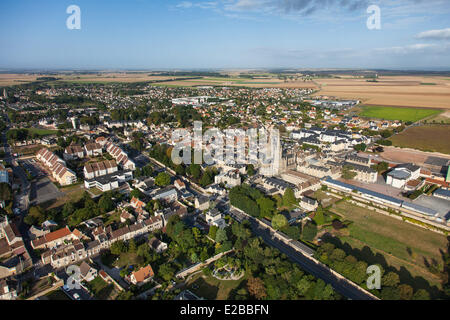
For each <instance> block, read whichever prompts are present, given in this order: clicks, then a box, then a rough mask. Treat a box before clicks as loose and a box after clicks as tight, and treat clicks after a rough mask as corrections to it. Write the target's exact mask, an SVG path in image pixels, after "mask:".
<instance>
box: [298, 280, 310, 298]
mask: <svg viewBox="0 0 450 320" xmlns="http://www.w3.org/2000/svg"><path fill="white" fill-rule="evenodd" d="M311 285H312V283H311V281H309V280H308V279H307V278H306V277H302V278H301V279H300V281H299V282H297V285H296V287H297V290H298V293H299V294H300V295H301V296H305V294H306V292H308V290H309V288H311Z"/></svg>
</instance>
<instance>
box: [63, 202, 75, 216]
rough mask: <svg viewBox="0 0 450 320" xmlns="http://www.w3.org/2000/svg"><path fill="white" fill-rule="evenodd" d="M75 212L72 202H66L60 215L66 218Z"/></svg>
mask: <svg viewBox="0 0 450 320" xmlns="http://www.w3.org/2000/svg"><path fill="white" fill-rule="evenodd" d="M75 210H76V208H75V205H74V204H73V202H66V203H65V204H64V207H63V209H62V215H63V217H64V218H67V217H68V216H70V215H71V214H72V213H74V212H75Z"/></svg>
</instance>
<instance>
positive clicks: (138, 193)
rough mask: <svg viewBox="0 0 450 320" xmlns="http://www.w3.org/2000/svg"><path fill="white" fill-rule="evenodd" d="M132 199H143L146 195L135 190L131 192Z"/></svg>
mask: <svg viewBox="0 0 450 320" xmlns="http://www.w3.org/2000/svg"><path fill="white" fill-rule="evenodd" d="M130 197H132V198H133V197H134V198H137V199H142V198H143V197H144V194H143V193H142V192H141V191H140V190H138V189H134V190H132V191H131V192H130Z"/></svg>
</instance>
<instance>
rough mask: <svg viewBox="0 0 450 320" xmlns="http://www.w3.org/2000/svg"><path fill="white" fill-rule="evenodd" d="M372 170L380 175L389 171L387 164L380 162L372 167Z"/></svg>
mask: <svg viewBox="0 0 450 320" xmlns="http://www.w3.org/2000/svg"><path fill="white" fill-rule="evenodd" d="M373 169H375V170H376V171H378V173H382V172H384V171H386V170H387V169H389V164H388V163H387V162H384V161H381V162H380V163H378V164H376V165H374V166H373Z"/></svg>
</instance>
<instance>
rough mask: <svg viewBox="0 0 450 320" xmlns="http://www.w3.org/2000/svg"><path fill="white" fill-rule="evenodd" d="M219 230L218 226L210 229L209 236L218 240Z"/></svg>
mask: <svg viewBox="0 0 450 320" xmlns="http://www.w3.org/2000/svg"><path fill="white" fill-rule="evenodd" d="M217 230H219V228H218V227H216V226H210V227H209V232H208V236H209V237H210V238H211V239H214V240H215V239H216V235H217Z"/></svg>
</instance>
